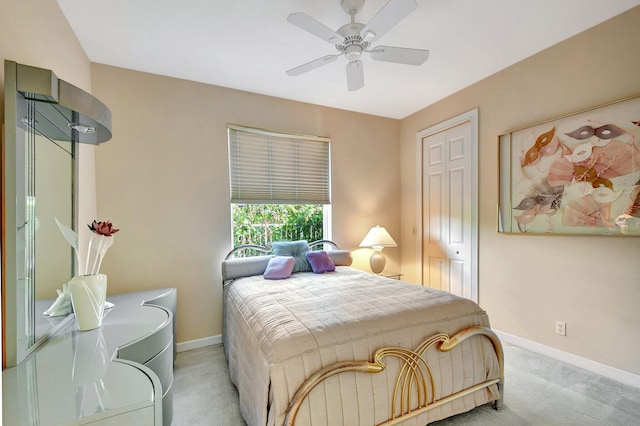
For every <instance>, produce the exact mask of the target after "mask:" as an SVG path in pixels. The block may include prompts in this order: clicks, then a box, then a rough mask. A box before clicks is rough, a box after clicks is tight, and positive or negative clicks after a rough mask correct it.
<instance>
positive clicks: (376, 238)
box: [360, 225, 398, 274]
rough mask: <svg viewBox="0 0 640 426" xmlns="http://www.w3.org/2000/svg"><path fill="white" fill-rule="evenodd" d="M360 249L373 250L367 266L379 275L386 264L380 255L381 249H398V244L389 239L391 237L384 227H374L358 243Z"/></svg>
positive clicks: (382, 255) (385, 260)
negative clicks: (369, 248)
mask: <svg viewBox="0 0 640 426" xmlns="http://www.w3.org/2000/svg"><path fill="white" fill-rule="evenodd" d="M360 247H371V248H372V249H373V254H372V255H371V258H369V266H371V271H373V272H374V273H375V274H379V273H380V272H382V270H383V269H384V265H385V264H386V263H387V259H386V258H385V257H384V254H382V249H383V248H385V247H398V244H396V242H395V241H394V240H393V238H391V235H389V233H388V232H387V230H386V229H384V227H382V226H380V225H376V226H374V227H373V228H371V229H370V230H369V232H368V233H367V235H366V236H365V237H364V239H363V240H362V242H361V243H360Z"/></svg>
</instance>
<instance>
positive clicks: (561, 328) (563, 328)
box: [556, 321, 567, 336]
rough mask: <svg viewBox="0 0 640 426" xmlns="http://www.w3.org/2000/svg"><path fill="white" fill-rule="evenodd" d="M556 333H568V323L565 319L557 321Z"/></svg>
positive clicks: (563, 334) (564, 334)
mask: <svg viewBox="0 0 640 426" xmlns="http://www.w3.org/2000/svg"><path fill="white" fill-rule="evenodd" d="M556 334H559V335H561V336H566V335H567V323H566V322H564V321H556Z"/></svg>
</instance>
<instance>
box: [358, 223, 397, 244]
mask: <svg viewBox="0 0 640 426" xmlns="http://www.w3.org/2000/svg"><path fill="white" fill-rule="evenodd" d="M360 247H398V244H396V242H395V241H394V240H393V238H391V235H389V233H388V232H387V230H386V229H384V227H383V226H379V225H376V226H374V227H373V228H371V229H370V230H369V232H368V233H367V235H365V237H364V239H363V240H362V242H361V243H360Z"/></svg>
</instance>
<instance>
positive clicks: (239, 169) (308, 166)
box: [228, 125, 331, 204]
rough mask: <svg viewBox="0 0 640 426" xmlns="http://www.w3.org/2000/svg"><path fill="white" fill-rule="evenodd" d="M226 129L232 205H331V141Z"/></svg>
mask: <svg viewBox="0 0 640 426" xmlns="http://www.w3.org/2000/svg"><path fill="white" fill-rule="evenodd" d="M228 129H229V174H230V182H231V202H232V203H265V204H270V203H274V204H280V203H281V204H287V203H289V204H330V202H331V194H330V185H331V184H330V151H329V149H330V144H329V141H330V140H329V139H328V138H322V137H315V136H305V135H292V134H287V133H275V132H269V131H266V130H259V129H252V128H247V127H240V126H232V125H229V126H228Z"/></svg>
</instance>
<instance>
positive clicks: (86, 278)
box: [68, 274, 107, 331]
mask: <svg viewBox="0 0 640 426" xmlns="http://www.w3.org/2000/svg"><path fill="white" fill-rule="evenodd" d="M68 287H69V292H70V293H71V304H72V306H73V312H74V313H75V315H76V322H77V323H78V328H79V329H80V331H87V330H93V329H94V328H98V327H100V326H101V325H102V314H103V313H104V302H105V300H106V298H107V276H106V275H105V274H95V275H77V276H75V277H73V278H71V281H69V285H68Z"/></svg>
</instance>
